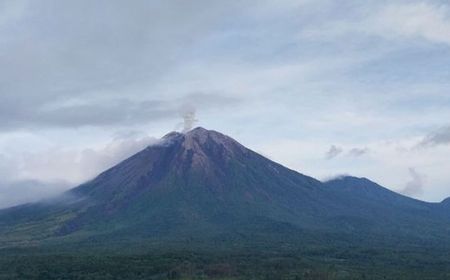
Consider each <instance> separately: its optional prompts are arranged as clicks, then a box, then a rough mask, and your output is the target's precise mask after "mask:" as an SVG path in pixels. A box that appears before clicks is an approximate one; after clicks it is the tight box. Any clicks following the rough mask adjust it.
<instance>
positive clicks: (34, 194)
mask: <svg viewBox="0 0 450 280" xmlns="http://www.w3.org/2000/svg"><path fill="white" fill-rule="evenodd" d="M69 186H70V185H68V183H67V182H64V181H55V182H41V181H38V180H21V181H12V182H7V181H6V182H2V181H0V208H6V207H11V206H15V205H19V204H23V203H29V202H36V201H39V200H42V199H45V198H48V197H52V196H55V195H58V194H60V193H61V192H62V191H63V190H65V189H67V188H68V187H69Z"/></svg>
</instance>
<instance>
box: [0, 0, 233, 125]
mask: <svg viewBox="0 0 450 280" xmlns="http://www.w3.org/2000/svg"><path fill="white" fill-rule="evenodd" d="M235 6H236V5H234V4H225V3H223V4H222V3H217V2H216V3H212V2H210V1H202V0H200V1H195V2H194V3H186V2H185V1H179V0H175V1H170V2H167V1H158V0H157V1H143V0H138V1H134V2H133V3H132V4H130V3H124V2H122V1H118V0H112V1H107V3H106V2H105V1H99V2H96V3H92V2H91V1H85V0H82V1H74V2H64V3H63V2H61V1H39V0H38V1H20V0H18V1H6V2H5V1H2V2H1V4H0V8H1V9H0V37H2V44H1V45H0V66H2V67H0V91H1V92H2V94H1V95H0V119H2V122H0V130H2V129H3V130H4V129H9V130H17V129H23V128H26V129H29V128H41V127H69V128H73V127H80V126H88V125H91V126H107V125H114V124H117V125H127V124H129V123H137V124H139V123H142V122H144V121H146V122H150V121H153V122H156V121H159V120H162V119H167V118H176V117H177V110H176V108H177V107H178V106H179V104H175V103H177V102H178V99H180V98H182V97H183V96H185V95H189V94H186V92H176V93H171V94H169V95H167V94H166V93H165V92H159V91H156V90H155V89H156V87H157V85H158V84H159V82H161V80H162V79H163V78H164V77H165V76H166V75H167V73H168V72H170V71H172V69H176V66H177V65H178V64H179V63H181V62H182V61H184V60H183V54H184V53H185V52H189V50H190V48H189V47H190V46H192V45H193V44H195V43H196V42H197V40H201V39H202V38H205V37H207V36H208V35H209V34H210V32H212V31H213V27H214V26H215V25H216V24H218V22H219V21H221V20H224V19H226V17H222V16H220V15H222V14H226V13H228V12H231V11H233V9H235ZM200 10H203V11H208V12H204V13H203V12H199V11H200ZM18 34H20V36H18ZM200 107H201V106H200Z"/></svg>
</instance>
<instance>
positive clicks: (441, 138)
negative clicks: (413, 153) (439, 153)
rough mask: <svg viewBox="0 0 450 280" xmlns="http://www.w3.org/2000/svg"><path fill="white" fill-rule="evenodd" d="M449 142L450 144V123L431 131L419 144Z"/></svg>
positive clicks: (434, 144) (428, 144) (430, 144)
mask: <svg viewBox="0 0 450 280" xmlns="http://www.w3.org/2000/svg"><path fill="white" fill-rule="evenodd" d="M448 144H450V125H448V126H444V127H441V128H439V129H437V130H435V131H432V132H430V133H429V134H428V135H427V136H425V137H424V139H423V140H422V141H421V142H420V143H419V144H418V146H419V147H434V146H439V145H448Z"/></svg>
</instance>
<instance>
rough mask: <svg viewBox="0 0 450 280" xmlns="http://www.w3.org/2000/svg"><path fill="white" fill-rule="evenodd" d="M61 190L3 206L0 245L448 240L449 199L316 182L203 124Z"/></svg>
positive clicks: (357, 183)
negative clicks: (56, 195) (49, 197)
mask: <svg viewBox="0 0 450 280" xmlns="http://www.w3.org/2000/svg"><path fill="white" fill-rule="evenodd" d="M65 195H66V197H68V198H70V199H68V201H66V203H59V204H58V205H55V204H51V203H48V204H42V203H41V204H39V203H37V204H28V205H23V206H18V207H15V208H10V209H5V210H0V247H8V246H18V245H20V246H24V244H30V243H32V244H49V243H50V244H51V243H55V242H63V243H64V242H65V243H70V242H78V243H80V244H89V242H92V240H96V242H100V241H98V240H103V241H102V242H105V244H107V243H108V242H112V241H111V240H116V241H117V240H122V241H124V242H130V243H133V242H134V243H135V242H137V241H136V240H147V241H148V242H150V243H152V242H153V243H154V242H156V240H158V242H159V243H160V244H170V243H171V242H178V241H180V240H186V239H187V240H197V241H198V242H199V243H202V242H204V243H208V242H213V241H212V240H217V239H224V238H225V239H227V240H241V241H239V242H244V241H245V242H247V243H248V242H250V243H251V242H256V240H258V238H257V236H260V238H261V239H259V242H268V241H267V240H272V241H274V240H276V242H287V241H289V240H290V241H289V242H294V243H298V242H300V241H299V240H306V239H308V240H310V241H311V240H316V241H317V240H319V239H320V238H319V236H331V237H327V238H332V239H333V238H336V239H342V238H343V237H342V236H346V237H345V238H344V239H346V240H351V239H353V240H355V236H357V237H358V238H359V239H361V240H362V241H364V242H366V241H368V240H369V239H368V238H369V236H372V240H378V241H377V242H393V241H392V240H396V242H398V240H416V241H415V242H417V240H429V242H435V241H439V242H447V241H448V237H446V236H447V234H448V226H447V225H448V223H449V221H450V217H449V215H447V214H446V211H444V210H442V209H443V207H438V206H437V205H435V204H431V203H426V202H422V201H418V200H414V199H412V198H408V197H405V196H402V195H400V194H397V193H395V192H393V191H390V190H388V189H386V188H383V187H382V186H380V185H378V184H376V183H374V182H372V181H370V180H368V179H366V178H356V177H350V176H349V177H343V178H339V179H335V180H331V181H327V182H320V181H318V180H316V179H314V178H312V177H309V176H306V175H303V174H301V173H299V172H297V171H294V170H291V169H288V168H286V167H284V166H282V165H280V164H278V163H276V162H274V161H271V160H269V159H267V158H265V157H263V156H261V155H259V154H258V153H256V152H254V151H252V150H250V149H248V148H246V147H244V146H243V145H241V144H240V143H239V142H237V141H236V140H234V139H232V138H231V137H228V136H226V135H224V134H222V133H220V132H217V131H212V130H206V129H204V128H195V129H193V130H191V131H188V132H186V133H179V132H171V133H168V134H166V135H165V136H164V137H162V138H161V140H160V141H158V142H157V143H155V144H153V145H150V146H148V147H146V148H145V149H143V150H142V151H140V152H138V153H136V154H135V155H133V156H131V157H129V158H128V159H126V160H124V161H122V162H120V163H118V164H117V165H115V166H114V167H112V168H110V169H108V170H106V171H104V172H102V173H101V174H99V175H98V176H97V177H95V178H94V179H92V180H90V181H88V182H86V183H84V184H82V185H80V186H78V187H76V188H74V189H71V190H70V191H68V192H67V193H66V194H65ZM72 198H76V199H72ZM374 236H376V237H377V238H373V237H374ZM321 238H322V237H321ZM323 238H325V237H323ZM242 240H244V241H242ZM230 242H231V241H230ZM411 242H412V241H411Z"/></svg>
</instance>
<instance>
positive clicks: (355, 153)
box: [348, 148, 369, 157]
mask: <svg viewBox="0 0 450 280" xmlns="http://www.w3.org/2000/svg"><path fill="white" fill-rule="evenodd" d="M368 152H369V148H353V149H351V150H350V151H348V155H349V156H351V157H360V156H363V155H365V154H367V153H368Z"/></svg>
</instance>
